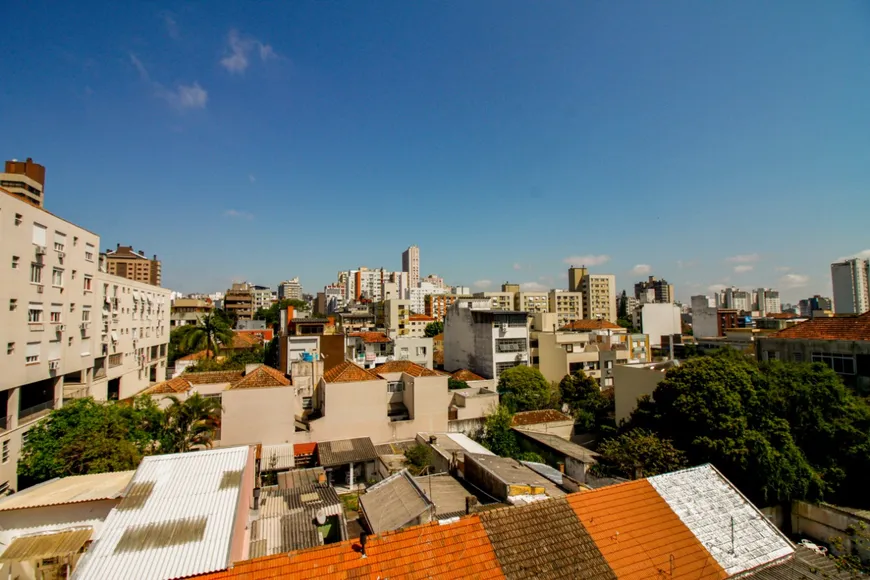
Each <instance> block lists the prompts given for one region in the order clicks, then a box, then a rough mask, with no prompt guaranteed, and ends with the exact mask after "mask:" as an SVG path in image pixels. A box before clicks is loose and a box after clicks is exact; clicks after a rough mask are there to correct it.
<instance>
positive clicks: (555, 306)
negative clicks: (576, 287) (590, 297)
mask: <svg viewBox="0 0 870 580" xmlns="http://www.w3.org/2000/svg"><path fill="white" fill-rule="evenodd" d="M583 298H584V294H583V292H569V291H567V290H550V292H549V293H548V294H547V299H548V303H549V308H548V311H549V312H552V313H553V314H555V315H556V324H557V325H558V326H559V328H562V327H563V326H565V325H567V324H570V323H572V322H574V321H575V320H583V305H584V300H583Z"/></svg>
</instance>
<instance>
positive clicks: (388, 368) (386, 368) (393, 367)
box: [375, 360, 444, 377]
mask: <svg viewBox="0 0 870 580" xmlns="http://www.w3.org/2000/svg"><path fill="white" fill-rule="evenodd" d="M375 373H377V374H378V375H385V374H388V373H407V374H409V375H411V376H412V377H440V376H444V375H442V374H441V373H439V372H438V371H433V370H432V369H427V368H426V367H424V366H422V365H418V364H417V363H415V362H412V361H409V360H394V361H390V362H386V363H384V364H382V365H380V366H378V367H376V368H375Z"/></svg>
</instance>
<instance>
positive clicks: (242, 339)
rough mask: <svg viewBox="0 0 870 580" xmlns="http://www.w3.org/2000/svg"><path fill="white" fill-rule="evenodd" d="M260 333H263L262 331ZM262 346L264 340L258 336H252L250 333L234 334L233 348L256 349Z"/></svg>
mask: <svg viewBox="0 0 870 580" xmlns="http://www.w3.org/2000/svg"><path fill="white" fill-rule="evenodd" d="M259 332H263V331H262V330H261V331H259ZM262 344H263V339H262V338H260V337H259V336H257V335H256V334H251V333H249V332H233V346H232V348H254V347H256V346H261V345H262Z"/></svg>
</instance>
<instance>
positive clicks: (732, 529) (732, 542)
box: [731, 516, 734, 554]
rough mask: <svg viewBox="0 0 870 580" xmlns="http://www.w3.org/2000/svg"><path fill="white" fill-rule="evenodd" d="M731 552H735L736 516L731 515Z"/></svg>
mask: <svg viewBox="0 0 870 580" xmlns="http://www.w3.org/2000/svg"><path fill="white" fill-rule="evenodd" d="M731 553H732V554H733V553H734V516H731Z"/></svg>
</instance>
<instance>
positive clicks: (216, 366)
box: [185, 347, 271, 373]
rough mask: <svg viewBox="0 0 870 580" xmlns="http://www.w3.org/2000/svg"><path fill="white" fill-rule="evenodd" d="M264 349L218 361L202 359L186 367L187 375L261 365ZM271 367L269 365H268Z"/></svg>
mask: <svg viewBox="0 0 870 580" xmlns="http://www.w3.org/2000/svg"><path fill="white" fill-rule="evenodd" d="M265 357H266V349H264V348H262V347H257V348H252V349H246V350H240V351H236V352H234V353H232V354H231V355H229V356H227V357H223V358H220V359H215V358H207V359H206V358H204V359H200V360H198V361H196V364H195V365H192V366H189V367H187V369H185V372H187V373H203V372H208V371H242V370H245V367H246V366H247V365H249V364H263V363H264V361H265ZM270 366H271V365H270Z"/></svg>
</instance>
